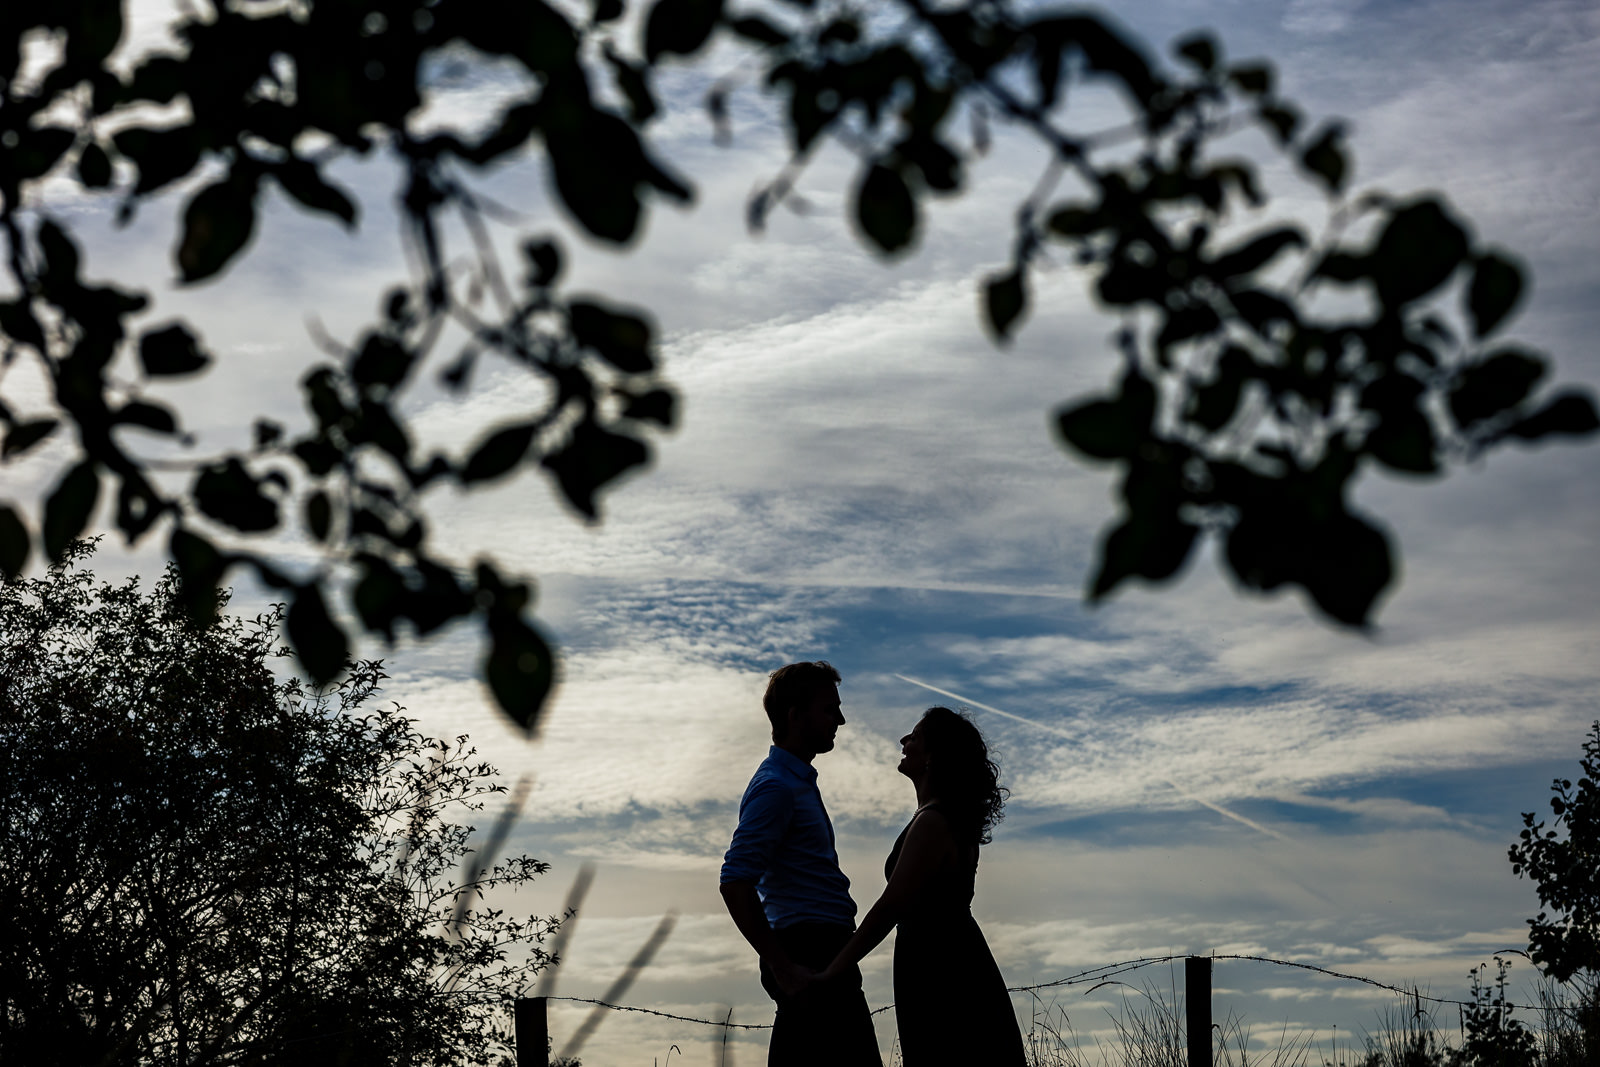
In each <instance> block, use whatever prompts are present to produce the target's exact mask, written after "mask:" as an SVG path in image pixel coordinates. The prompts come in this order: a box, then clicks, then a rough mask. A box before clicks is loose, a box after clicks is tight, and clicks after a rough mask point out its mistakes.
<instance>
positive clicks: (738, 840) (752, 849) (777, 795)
mask: <svg viewBox="0 0 1600 1067" xmlns="http://www.w3.org/2000/svg"><path fill="white" fill-rule="evenodd" d="M793 815H794V793H793V792H792V791H791V790H789V789H787V788H785V786H784V784H783V783H782V782H780V781H777V780H776V779H772V778H763V779H761V780H760V781H756V782H752V783H750V788H749V789H747V790H745V794H744V799H742V800H741V801H739V826H738V828H737V829H735V830H734V831H733V843H732V844H730V845H729V846H728V851H727V854H726V855H724V856H723V858H722V879H721V880H722V882H723V883H727V882H751V883H754V882H759V881H760V880H761V876H762V875H763V874H766V873H767V869H768V868H769V867H771V866H772V858H773V856H775V855H776V854H777V852H778V845H779V844H780V843H782V841H783V835H784V834H785V833H786V832H787V831H788V829H789V822H790V819H791V818H792V816H793Z"/></svg>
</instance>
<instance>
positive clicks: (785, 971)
mask: <svg viewBox="0 0 1600 1067" xmlns="http://www.w3.org/2000/svg"><path fill="white" fill-rule="evenodd" d="M766 964H767V967H768V969H769V970H771V971H772V980H773V981H774V982H777V983H778V988H779V989H781V990H783V995H784V996H786V997H798V996H799V995H800V994H802V993H804V992H805V991H806V990H807V989H810V988H811V987H812V986H813V985H816V983H817V972H816V971H813V970H812V969H811V968H810V967H803V966H801V965H800V964H798V963H795V962H794V961H793V960H791V959H789V957H787V956H783V957H781V958H777V957H770V956H769V957H768V958H767V961H766Z"/></svg>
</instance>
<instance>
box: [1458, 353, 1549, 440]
mask: <svg viewBox="0 0 1600 1067" xmlns="http://www.w3.org/2000/svg"><path fill="white" fill-rule="evenodd" d="M1546 369H1547V365H1546V363H1545V360H1544V358H1543V357H1542V356H1539V355H1538V354H1536V353H1533V352H1529V351H1526V350H1524V349H1519V348H1502V349H1499V350H1498V351H1495V352H1492V353H1490V354H1489V355H1488V356H1487V357H1485V358H1484V359H1483V360H1481V361H1480V362H1478V363H1474V364H1472V365H1471V366H1468V367H1467V368H1466V369H1465V370H1463V371H1462V372H1461V374H1460V376H1459V378H1458V379H1457V381H1456V385H1455V388H1454V389H1452V390H1451V391H1450V414H1451V415H1452V416H1454V417H1455V420H1456V423H1457V425H1460V426H1471V425H1472V424H1473V423H1476V422H1481V421H1482V420H1484V419H1487V418H1490V417H1492V416H1494V415H1498V414H1500V413H1501V412H1502V411H1509V410H1511V409H1512V408H1514V407H1516V406H1517V405H1518V404H1520V403H1522V402H1523V401H1524V400H1526V399H1527V398H1528V396H1529V395H1530V394H1531V393H1532V392H1533V388H1534V386H1535V385H1537V384H1538V383H1539V379H1540V378H1542V377H1544V373H1545V371H1546Z"/></svg>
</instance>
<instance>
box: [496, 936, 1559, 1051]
mask: <svg viewBox="0 0 1600 1067" xmlns="http://www.w3.org/2000/svg"><path fill="white" fill-rule="evenodd" d="M1506 954H1516V955H1524V953H1521V952H1520V951H1519V950H1515V949H1508V950H1504V951H1502V952H1496V953H1494V956H1496V957H1499V956H1501V955H1506ZM1180 960H1181V961H1185V962H1186V963H1187V962H1188V961H1196V960H1197V961H1202V962H1204V963H1205V964H1206V968H1207V973H1208V974H1209V968H1210V965H1211V964H1214V963H1216V962H1218V961H1222V960H1232V961H1238V962H1247V963H1265V964H1269V965H1272V966H1276V967H1289V968H1293V969H1296V970H1302V971H1309V972H1312V973H1314V974H1319V975H1322V976H1323V977H1326V978H1334V979H1339V980H1341V981H1347V982H1359V983H1361V984H1363V985H1367V986H1371V987H1373V988H1374V989H1381V990H1385V991H1387V992H1390V993H1394V994H1396V995H1398V996H1401V997H1404V998H1406V999H1407V1000H1410V1001H1412V1002H1413V1003H1415V1004H1416V1005H1417V1013H1418V1014H1421V1011H1422V1007H1421V1006H1422V1004H1424V1003H1427V1004H1430V1005H1435V1006H1438V1007H1455V1008H1459V1009H1465V1008H1474V1007H1479V1006H1480V1005H1479V1003H1478V1002H1476V1001H1472V1000H1457V999H1452V998H1449V997H1436V996H1433V995H1431V994H1428V993H1424V992H1422V990H1421V989H1420V987H1418V986H1416V985H1412V986H1411V987H1409V988H1407V987H1404V986H1398V985H1394V984H1392V983H1389V982H1383V981H1380V980H1378V979H1376V978H1369V977H1367V976H1366V975H1360V974H1351V973H1349V972H1346V971H1336V970H1333V969H1332V968H1328V967H1322V966H1319V965H1317V964H1313V963H1302V962H1300V961H1298V960H1283V959H1278V958H1276V957H1273V956H1257V955H1251V954H1249V953H1240V952H1219V953H1211V954H1209V955H1206V956H1195V955H1194V954H1192V953H1172V954H1169V955H1164V956H1142V957H1139V958H1138V959H1131V960H1119V961H1117V962H1115V963H1105V964H1101V965H1099V966H1097V967H1089V968H1086V969H1084V970H1081V971H1078V972H1075V973H1073V974H1069V975H1066V976H1064V977H1061V978H1056V979H1052V980H1051V981H1048V982H1036V983H1033V984H1031V985H1020V986H1010V987H1008V988H1007V990H1006V992H1008V993H1030V994H1037V993H1039V992H1040V991H1043V990H1048V989H1063V988H1070V987H1072V986H1078V985H1088V986H1089V987H1090V988H1089V989H1087V990H1085V991H1084V995H1085V996H1087V995H1088V994H1090V993H1093V992H1094V991H1095V990H1097V989H1099V988H1101V987H1102V986H1105V985H1113V984H1122V983H1120V982H1119V981H1118V979H1119V978H1120V977H1121V976H1122V975H1125V974H1129V973H1132V972H1134V971H1137V970H1141V969H1143V968H1146V967H1155V966H1160V965H1161V964H1171V963H1177V962H1178V961H1180ZM1209 995H1210V994H1209V982H1207V984H1206V996H1207V998H1208V999H1209ZM538 999H539V1000H541V1001H566V1002H571V1003H575V1004H588V1005H590V1006H591V1007H593V1008H594V1009H597V1010H602V1011H604V1010H610V1011H617V1012H630V1013H634V1014H639V1015H649V1016H653V1017H655V1018H660V1019H670V1020H672V1021H674V1022H682V1023H692V1024H695V1025H700V1026H714V1027H716V1028H717V1029H719V1030H722V1031H730V1030H770V1029H772V1024H771V1023H736V1022H734V1021H733V1013H732V1009H731V1008H730V1009H729V1012H728V1015H727V1016H726V1017H725V1018H722V1019H702V1018H699V1017H697V1016H692V1015H678V1014H675V1013H673V1012H667V1011H659V1010H657V1009H655V1008H646V1007H641V1006H639V1005H635V1004H617V1003H613V1002H611V1001H607V1000H602V999H595V998H590V997H571V996H548V997H541V998H538ZM518 1003H519V1004H525V1003H529V1001H519V1002H518ZM1504 1007H1506V1008H1509V1009H1514V1010H1521V1011H1531V1012H1539V1011H1544V1010H1545V1009H1546V1007H1547V1005H1535V1004H1515V1003H1510V1002H1504ZM893 1009H894V1005H893V1004H892V1003H891V1004H885V1005H883V1006H882V1007H879V1008H874V1009H873V1010H872V1014H873V1015H882V1014H883V1013H884V1012H887V1011H891V1010H893ZM1207 1018H1208V1019H1209V1008H1208V1010H1207ZM1205 1029H1206V1030H1207V1031H1209V1029H1210V1024H1209V1022H1208V1023H1207V1024H1206V1027H1205ZM534 1062H537V1060H535V1061H534ZM524 1067H526V1064H525V1065H524Z"/></svg>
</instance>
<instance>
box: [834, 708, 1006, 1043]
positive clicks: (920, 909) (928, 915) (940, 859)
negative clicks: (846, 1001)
mask: <svg viewBox="0 0 1600 1067" xmlns="http://www.w3.org/2000/svg"><path fill="white" fill-rule="evenodd" d="M900 750H901V753H902V755H903V757H904V758H902V759H901V761H900V767H899V771H900V773H901V774H903V775H905V776H906V777H908V778H910V779H911V781H912V783H913V784H914V785H915V786H916V788H917V810H916V813H915V814H914V815H912V817H911V822H910V823H908V824H907V825H906V828H905V829H904V830H902V831H900V837H899V839H898V840H897V841H895V843H894V851H892V852H890V853H889V861H888V863H887V864H885V866H884V877H885V878H887V879H888V881H889V884H888V886H886V887H885V888H884V891H883V895H882V896H881V897H879V898H878V901H877V903H876V904H874V905H872V908H871V910H870V911H868V912H867V915H866V918H864V919H862V920H861V926H860V927H859V928H858V929H857V930H856V932H855V934H854V936H852V937H851V939H850V940H849V941H848V942H847V943H846V944H845V946H844V948H842V949H840V950H839V954H838V956H836V957H834V960H833V962H832V963H830V964H829V965H828V968H827V969H826V970H825V971H823V972H822V973H821V974H820V975H819V976H818V977H819V979H828V978H832V977H834V975H835V974H836V973H838V972H841V971H843V970H846V969H848V968H849V967H850V966H851V965H853V964H855V963H856V962H857V961H859V960H860V959H861V957H863V956H865V955H866V954H867V953H868V952H871V951H872V950H873V948H875V947H876V946H877V945H878V943H879V942H881V941H882V940H883V939H884V938H885V937H886V936H888V933H889V931H890V929H891V928H893V927H895V926H896V925H898V926H899V928H900V932H899V934H898V936H897V937H896V938H895V944H894V1000H895V1015H896V1019H897V1021H898V1024H899V1029H900V1052H901V1055H902V1057H903V1058H904V1061H905V1067H942V1065H946V1064H948V1065H950V1067H958V1065H959V1067H969V1065H973V1064H983V1065H985V1067H1022V1065H1023V1064H1024V1062H1025V1060H1024V1056H1023V1051H1022V1034H1021V1031H1020V1030H1018V1028H1017V1018H1016V1015H1015V1014H1014V1013H1013V1012H1012V1010H1011V998H1010V997H1009V996H1008V995H1007V994H1006V989H1005V981H1004V980H1003V979H1002V978H1001V977H1000V968H998V967H997V966H995V962H994V956H992V955H991V954H990V952H989V946H988V944H986V943H985V942H984V940H983V933H982V932H981V931H980V930H979V929H978V924H977V922H975V921H974V920H973V918H972V888H973V880H974V878H975V877H976V875H977V873H978V846H979V845H981V844H986V843H988V841H989V831H990V829H991V828H992V827H993V826H994V824H995V823H996V822H998V821H999V819H1000V809H1001V805H1002V804H1003V803H1004V799H1005V790H1004V789H1002V788H1001V787H1000V784H999V780H998V779H999V769H998V768H997V767H996V766H995V765H994V762H993V761H992V760H990V759H989V750H988V746H986V745H985V744H984V741H983V735H982V734H980V733H978V728H977V727H976V726H974V725H972V723H971V722H970V721H968V720H967V718H966V717H965V716H963V715H961V714H960V713H959V712H955V711H952V710H951V709H949V708H943V707H933V708H929V709H928V710H927V711H926V712H925V713H924V714H923V716H922V719H921V721H920V722H918V723H917V725H916V727H915V728H914V729H913V730H912V731H911V732H910V733H909V734H907V735H906V736H905V737H902V738H901V739H900Z"/></svg>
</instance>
